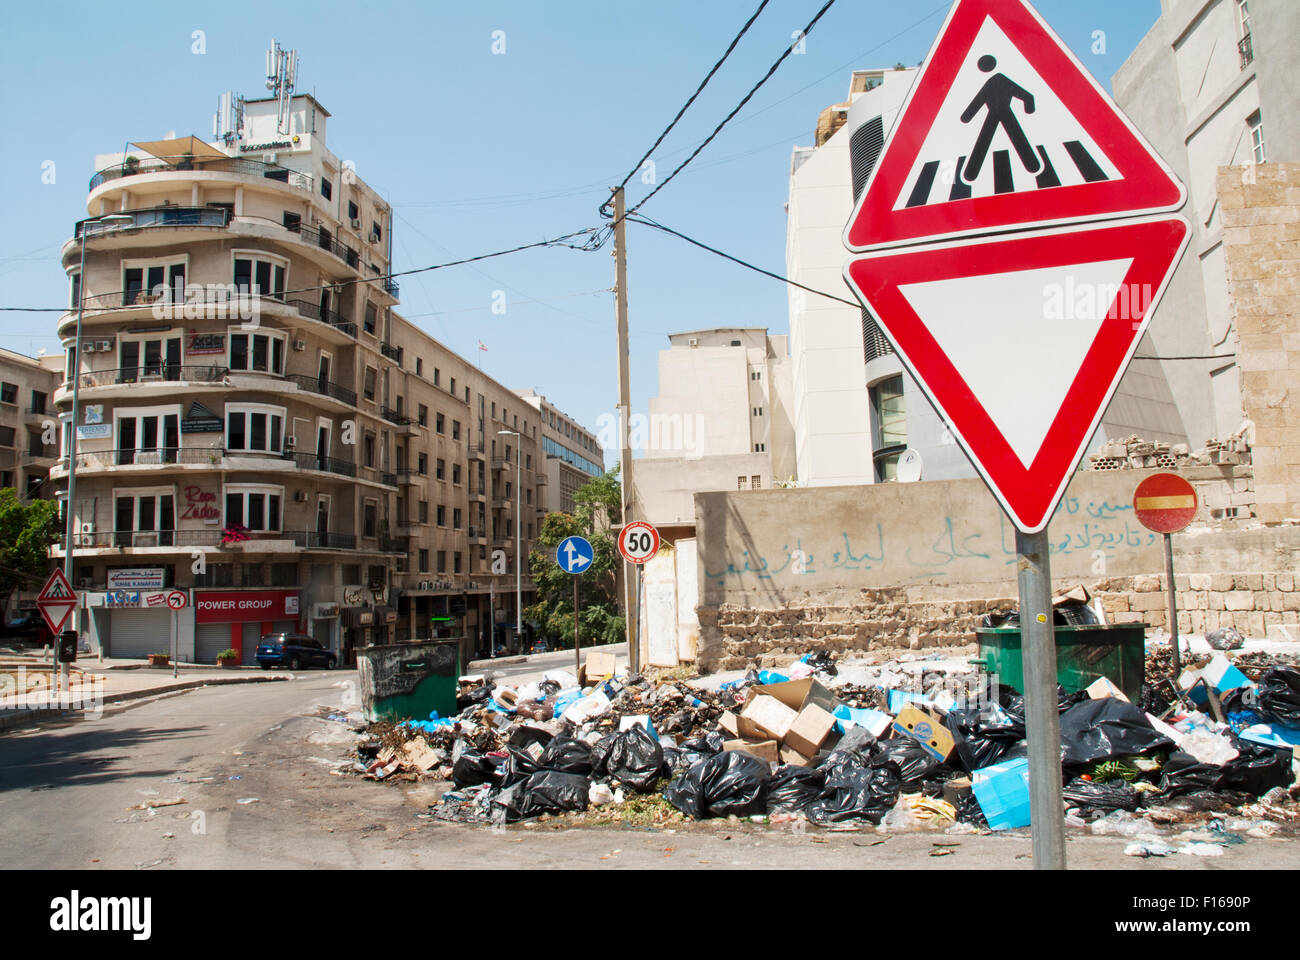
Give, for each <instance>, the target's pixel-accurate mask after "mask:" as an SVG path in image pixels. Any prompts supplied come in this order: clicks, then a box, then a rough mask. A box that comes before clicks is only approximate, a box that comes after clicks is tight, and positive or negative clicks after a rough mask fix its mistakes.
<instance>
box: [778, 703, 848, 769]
mask: <svg viewBox="0 0 1300 960" xmlns="http://www.w3.org/2000/svg"><path fill="white" fill-rule="evenodd" d="M834 727H835V716H834V715H833V714H832V713H831V712H830V711H829V710H826V709H824V708H822V707H819V706H818V705H817V704H815V703H810V704H808V706H806V707H804V708H803V709H802V710H800V711H799V713H798V714H797V715H796V716H795V718H794V723H792V724H791V725H790V729H789V731H788V732H787V733H786V735H785V739H784V740H783V741H782V743H783V744H784V745H785V746H786V747H789V748H791V749H793V750H796V751H798V752H799V753H800V754H802V755H803V756H805V757H811V756H814V755H816V753H817V751H818V750H820V749H821V745H822V744H823V743H824V742H825V741H826V738H827V737H828V736H830V733H831V730H832V729H834Z"/></svg>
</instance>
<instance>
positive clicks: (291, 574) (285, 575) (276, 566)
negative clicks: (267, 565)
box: [271, 563, 298, 587]
mask: <svg viewBox="0 0 1300 960" xmlns="http://www.w3.org/2000/svg"><path fill="white" fill-rule="evenodd" d="M297 585H298V564H296V563H273V564H271V586H273V587H296V586H297Z"/></svg>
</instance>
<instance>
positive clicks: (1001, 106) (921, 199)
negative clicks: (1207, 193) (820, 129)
mask: <svg viewBox="0 0 1300 960" xmlns="http://www.w3.org/2000/svg"><path fill="white" fill-rule="evenodd" d="M1185 199H1186V193H1185V191H1184V189H1183V186H1182V184H1181V183H1179V182H1178V180H1177V178H1176V177H1174V175H1173V173H1172V172H1171V171H1170V170H1169V168H1168V166H1167V165H1166V164H1165V163H1164V161H1163V160H1161V159H1160V157H1159V156H1158V155H1157V154H1156V153H1155V152H1154V151H1153V150H1152V149H1151V148H1150V146H1148V145H1147V144H1146V142H1145V141H1144V140H1143V139H1142V137H1141V135H1140V134H1139V133H1138V132H1137V130H1136V129H1135V128H1134V127H1133V126H1132V124H1131V123H1130V122H1129V121H1128V119H1127V118H1126V117H1125V116H1124V115H1123V113H1122V112H1121V111H1120V110H1119V108H1118V107H1116V106H1115V104H1114V103H1113V102H1112V101H1111V99H1110V98H1109V97H1108V96H1107V95H1106V93H1105V92H1104V91H1103V90H1102V89H1101V87H1100V86H1099V85H1098V84H1097V82H1096V81H1095V80H1094V79H1093V78H1092V76H1091V75H1090V74H1089V73H1088V72H1087V70H1085V69H1084V68H1083V66H1081V65H1080V64H1079V62H1078V61H1077V60H1076V59H1075V58H1074V56H1073V55H1072V54H1071V53H1070V51H1069V50H1068V49H1067V48H1066V47H1065V45H1064V44H1063V43H1062V42H1061V41H1060V39H1059V38H1058V37H1057V36H1056V35H1055V34H1053V33H1052V31H1051V29H1050V28H1049V27H1048V26H1047V24H1046V23H1045V22H1043V20H1042V19H1041V18H1040V17H1039V16H1038V14H1037V13H1036V12H1035V11H1034V10H1033V9H1032V8H1030V7H1029V6H1028V5H1027V4H1026V3H1024V2H1023V0H960V2H958V3H957V4H956V5H955V6H954V8H953V10H952V12H951V13H950V14H949V17H948V21H947V23H946V24H945V25H944V28H943V31H942V32H941V33H940V35H939V39H938V41H937V42H936V43H935V47H934V49H933V50H932V51H931V52H930V56H929V57H928V58H927V60H926V63H925V67H924V69H923V70H922V71H921V73H920V75H919V76H918V77H917V79H916V82H915V83H914V85H913V87H912V90H911V92H910V93H909V94H908V98H907V100H906V102H905V103H904V105H903V108H902V110H901V111H900V114H899V120H898V122H897V124H896V126H895V128H894V130H893V131H892V132H891V134H890V137H889V140H888V141H887V142H886V144H885V147H884V150H883V151H882V154H881V158H880V162H879V163H878V164H877V165H876V167H875V169H874V170H873V171H872V174H871V177H870V179H869V181H868V183H867V185H866V189H865V190H864V191H863V193H862V198H861V200H860V201H859V203H858V208H857V210H856V211H855V212H854V215H853V217H852V219H850V221H849V224H848V227H847V228H846V230H845V244H846V245H847V246H848V247H849V249H851V250H855V251H866V250H877V249H886V248H889V247H895V246H902V245H905V244H910V243H917V242H921V241H925V240H937V239H941V238H942V239H950V238H954V237H962V236H970V235H974V234H977V233H989V232H991V231H995V230H998V229H1009V228H1016V227H1028V226H1049V225H1060V224H1070V223H1081V222H1085V221H1096V220H1099V219H1110V218H1115V217H1121V216H1129V215H1138V214H1148V213H1158V212H1168V211H1173V210H1177V209H1178V208H1180V207H1181V206H1182V205H1183V203H1184V201H1185Z"/></svg>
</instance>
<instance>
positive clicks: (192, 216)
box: [73, 207, 230, 240]
mask: <svg viewBox="0 0 1300 960" xmlns="http://www.w3.org/2000/svg"><path fill="white" fill-rule="evenodd" d="M120 217H129V218H130V221H129V222H128V221H126V220H122V219H119V218H120ZM229 225H230V211H229V210H227V209H226V208H225V207H150V208H148V209H146V210H126V211H124V212H122V213H120V214H118V213H115V214H113V219H112V220H98V219H92V220H79V221H77V226H76V229H75V230H74V231H73V237H74V238H75V239H78V240H79V239H81V235H82V233H83V232H84V233H85V234H86V237H87V238H89V237H100V236H103V235H104V234H108V233H117V232H118V231H119V230H136V229H139V228H141V227H225V226H229Z"/></svg>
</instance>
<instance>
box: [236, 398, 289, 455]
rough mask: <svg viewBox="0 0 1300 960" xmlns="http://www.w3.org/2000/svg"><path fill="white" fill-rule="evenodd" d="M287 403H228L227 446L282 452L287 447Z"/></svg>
mask: <svg viewBox="0 0 1300 960" xmlns="http://www.w3.org/2000/svg"><path fill="white" fill-rule="evenodd" d="M283 426H284V407H272V406H267V405H264V404H242V403H241V404H227V405H226V449H227V450H231V451H248V452H256V453H281V452H282V451H283V449H284V446H283V443H284V436H283V433H284V430H283Z"/></svg>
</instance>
